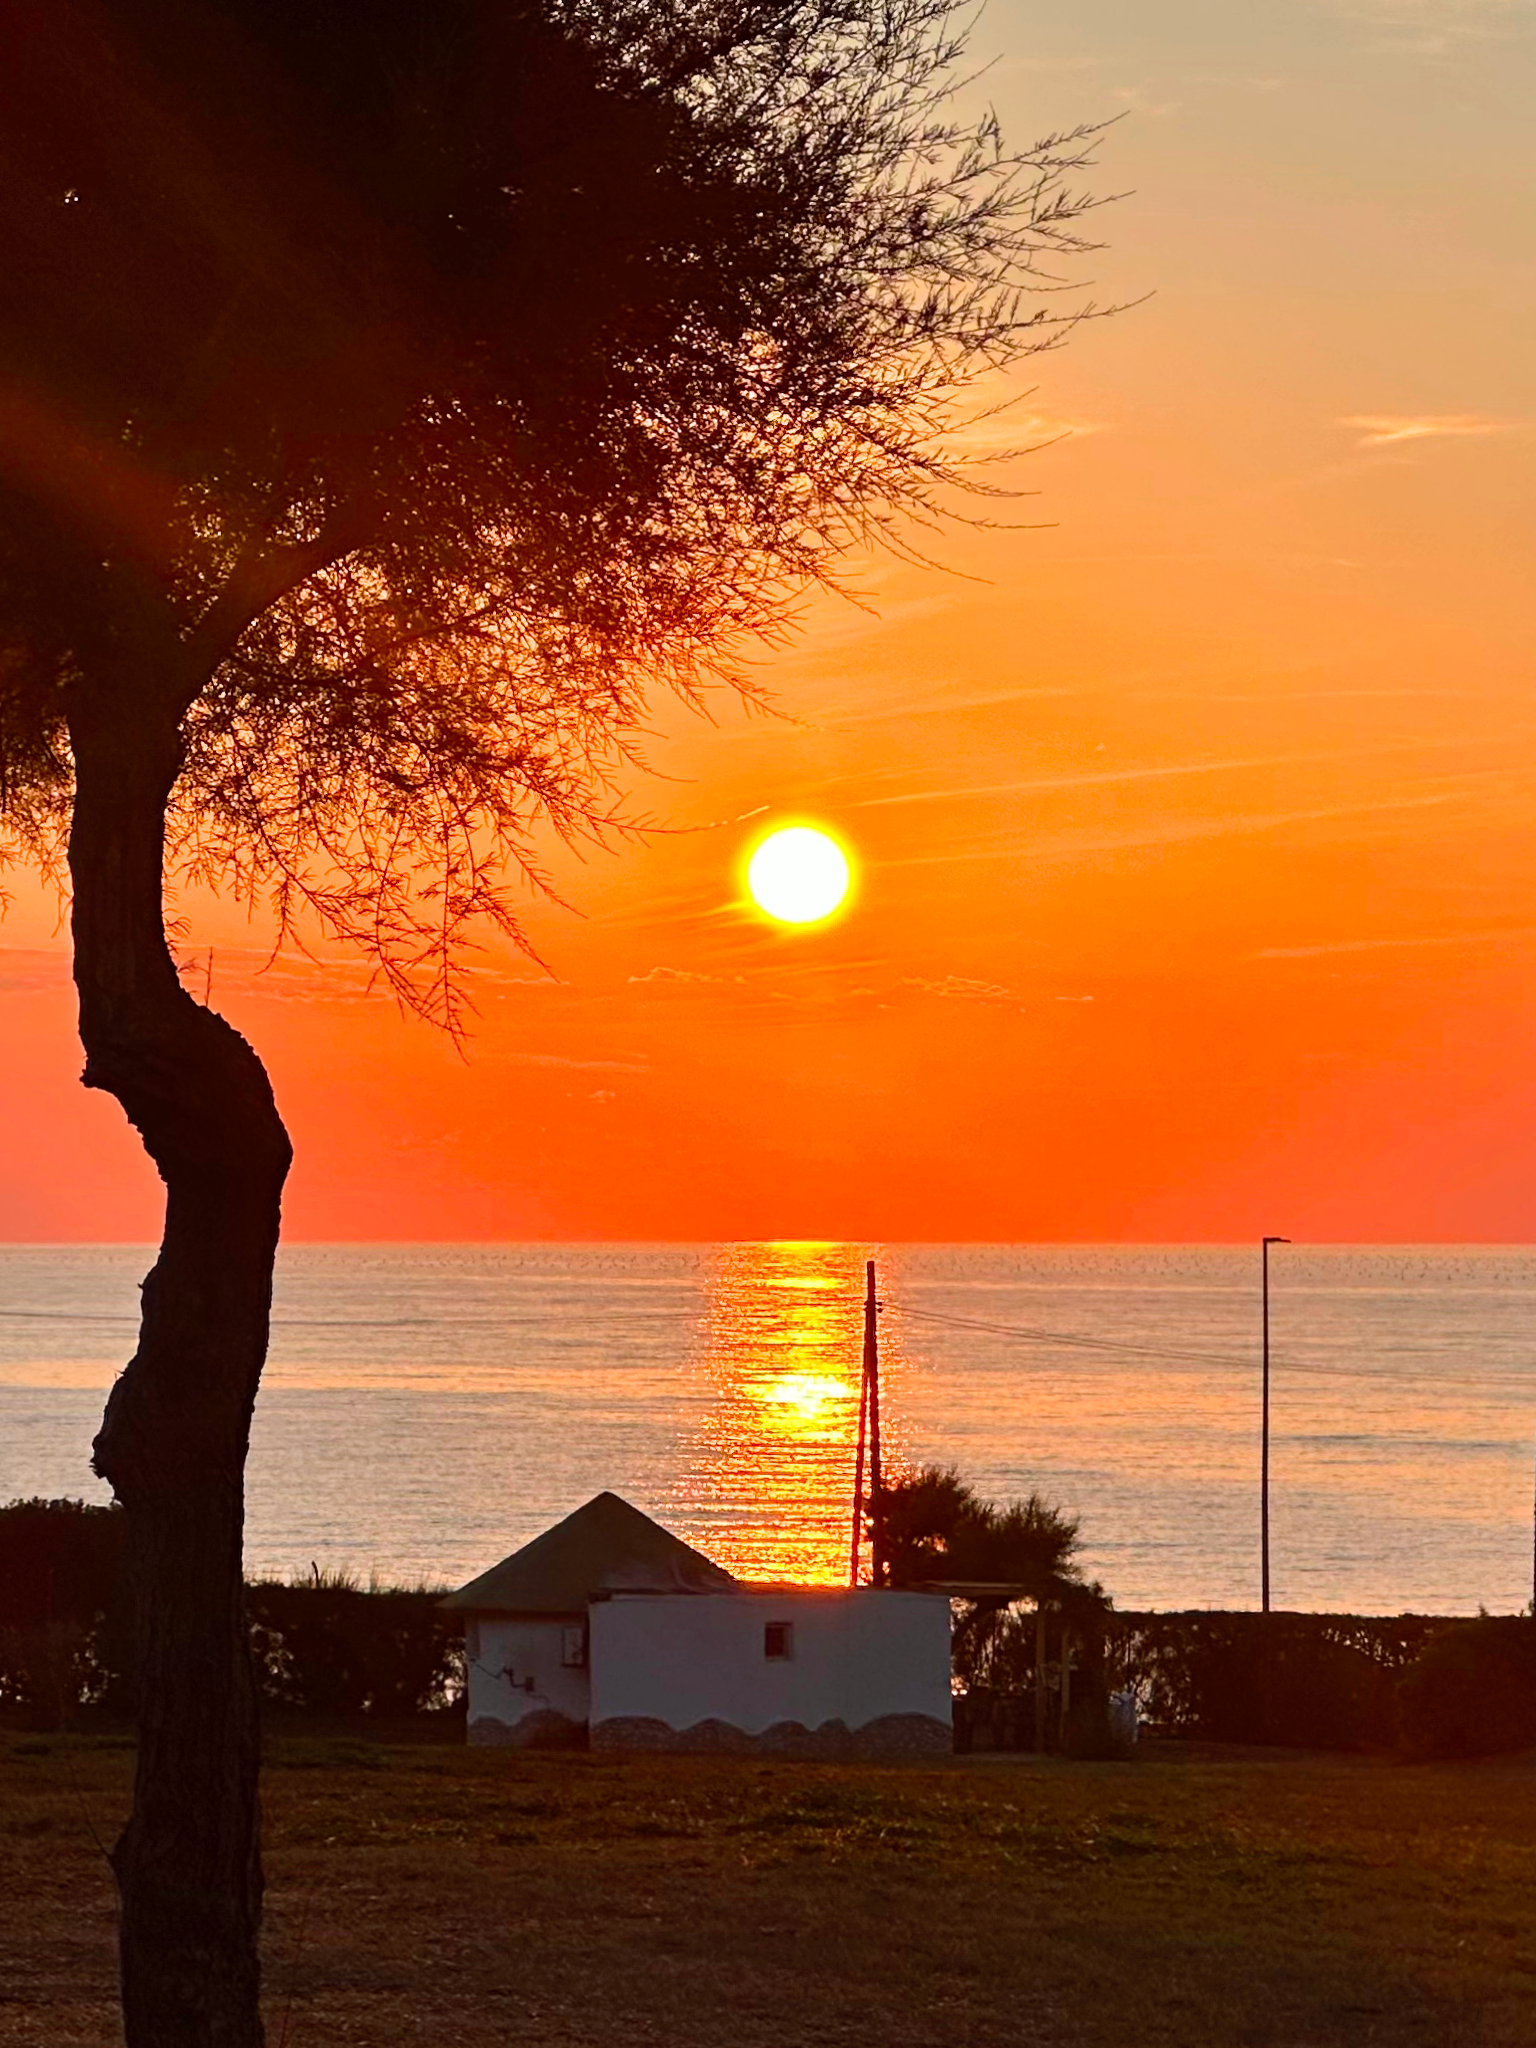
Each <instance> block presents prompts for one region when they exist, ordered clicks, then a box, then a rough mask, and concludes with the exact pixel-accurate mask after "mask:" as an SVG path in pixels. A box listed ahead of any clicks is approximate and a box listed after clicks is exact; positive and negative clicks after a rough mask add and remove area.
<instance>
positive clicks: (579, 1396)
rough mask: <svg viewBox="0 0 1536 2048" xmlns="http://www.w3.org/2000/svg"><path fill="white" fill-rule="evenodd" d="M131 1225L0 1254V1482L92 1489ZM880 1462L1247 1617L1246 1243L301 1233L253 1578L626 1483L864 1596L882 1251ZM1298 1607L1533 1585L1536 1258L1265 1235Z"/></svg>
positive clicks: (806, 1573)
mask: <svg viewBox="0 0 1536 2048" xmlns="http://www.w3.org/2000/svg"><path fill="white" fill-rule="evenodd" d="M152 1259H153V1253H152V1251H151V1250H150V1249H148V1248H147V1247H140V1246H130V1245H104V1246H87V1245H69V1246H41V1245H26V1246H12V1247H0V1501H4V1500H7V1499H11V1498H14V1497H25V1496H32V1495H44V1496H59V1495H73V1496H76V1497H79V1498H83V1499H86V1500H103V1499H105V1498H107V1492H106V1489H105V1488H104V1487H103V1486H102V1485H101V1483H100V1482H99V1481H98V1480H96V1479H95V1478H94V1477H93V1476H92V1474H91V1471H90V1465H89V1460H90V1444H91V1438H92V1435H93V1433H94V1430H95V1427H96V1423H97V1419H98V1417H99V1414H100V1410H101V1404H102V1401H103V1398H104V1397H105V1395H106V1393H107V1390H108V1388H109V1387H110V1385H111V1382H112V1379H113V1376H114V1374H115V1373H116V1372H117V1371H118V1370H119V1369H120V1368H121V1366H122V1364H123V1362H124V1361H125V1360H126V1359H127V1357H128V1356H129V1355H130V1354H131V1351H132V1348H133V1339H134V1327H135V1314H136V1309H137V1300H138V1283H139V1281H140V1279H141V1278H142V1276H143V1274H144V1273H145V1271H146V1270H147V1269H148V1267H149V1265H150V1264H151V1263H152ZM871 1259H872V1260H873V1261H874V1265H875V1273H876V1291H877V1298H878V1301H879V1304H880V1306H879V1314H878V1319H877V1321H878V1333H879V1347H880V1361H881V1389H882V1414H883V1423H884V1431H883V1434H884V1454H885V1460H886V1464H887V1467H888V1468H890V1469H893V1470H897V1471H901V1470H911V1469H913V1468H914V1467H916V1466H919V1465H925V1464H933V1463H937V1464H942V1465H952V1466H954V1467H955V1468H957V1470H958V1471H959V1472H960V1473H961V1475H962V1476H963V1477H964V1478H965V1479H967V1480H968V1481H970V1482H971V1483H972V1484H973V1485H974V1486H975V1487H976V1488H977V1490H978V1491H979V1492H980V1493H981V1494H983V1495H984V1496H986V1497H987V1498H990V1499H995V1500H998V1501H1009V1500H1014V1499H1018V1498H1021V1497H1023V1496H1025V1495H1027V1494H1029V1493H1032V1492H1038V1493H1039V1494H1041V1495H1042V1496H1043V1497H1044V1498H1045V1499H1047V1500H1049V1501H1050V1502H1052V1503H1054V1504H1055V1505H1057V1506H1059V1507H1060V1508H1062V1509H1063V1510H1065V1511H1066V1512H1068V1513H1070V1514H1071V1515H1073V1516H1075V1517H1076V1518H1077V1519H1078V1521H1079V1524H1080V1532H1081V1533H1080V1553H1079V1554H1080V1558H1081V1561H1082V1564H1083V1566H1084V1568H1085V1570H1086V1571H1087V1573H1088V1574H1089V1575H1090V1576H1091V1577H1093V1578H1096V1579H1098V1580H1100V1581H1101V1582H1102V1583H1103V1585H1104V1587H1105V1589H1106V1590H1107V1591H1108V1592H1109V1593H1110V1594H1111V1595H1112V1596H1113V1598H1114V1599H1115V1601H1116V1603H1117V1604H1118V1605H1119V1606H1121V1607H1129V1608H1164V1609H1172V1608H1192V1607H1193V1608H1199V1607H1218V1608H1234V1607H1255V1606H1257V1605H1258V1602H1259V1588H1260V1534H1259V1531H1260V1413H1261V1409H1260V1390H1261V1302H1260V1267H1259V1253H1258V1250H1257V1248H1256V1247H1253V1248H1249V1247H1237V1246H1195V1247H1191V1246H1094V1245H1044V1246H1042V1245H992V1244H973V1245H918V1244H890V1245H871V1244H855V1243H800V1242H790V1243H772V1244H757V1243H748V1244H696V1245H688V1244H659V1245H636V1244H610V1245H604V1244H575V1245H559V1244H504V1245H493V1244H476V1245H452V1244H429V1245H409V1244H380V1245H313V1244H310V1245H294V1246H290V1247H287V1248H285V1249H284V1250H283V1252H282V1254H281V1256H280V1259H279V1263H278V1272H277V1286H276V1296H275V1303H274V1310H273V1325H272V1350H271V1358H270V1363H269V1365H268V1368H267V1373H266V1377H265V1381H264V1384H263V1387H262V1392H261V1397H260V1400H259V1402H258V1405H257V1410H256V1419H255V1426H254V1433H253V1439H252V1445H251V1459H250V1472H249V1505H248V1518H247V1565H248V1570H249V1571H250V1572H251V1573H252V1574H253V1575H257V1574H259V1575H277V1576H282V1577H287V1576H291V1575H302V1574H307V1573H308V1572H309V1571H310V1570H311V1569H312V1568H313V1567H314V1566H317V1565H318V1566H319V1567H321V1568H322V1569H328V1568H343V1569H346V1570H349V1571H352V1572H354V1573H356V1574H357V1575H358V1576H359V1578H361V1579H362V1580H363V1581H365V1582H367V1581H369V1580H370V1579H376V1580H378V1581H380V1582H384V1583H403V1584H416V1583H427V1584H431V1585H442V1586H447V1585H452V1584H456V1583H459V1582H461V1581H462V1580H464V1579H466V1578H468V1577H470V1576H471V1575H473V1574H474V1573H477V1572H479V1571H481V1570H483V1569H484V1568H485V1567H486V1566H488V1565H490V1564H492V1563H494V1562H495V1561H496V1560H497V1559H499V1558H501V1557H503V1556H505V1555H506V1554H507V1553H508V1552H509V1551H511V1550H513V1549H515V1548H516V1547H517V1546H518V1545H519V1544H521V1543H523V1542H525V1541H527V1540H528V1538H530V1537H532V1536H534V1535H536V1534H538V1533H539V1531H540V1530H542V1529H544V1528H546V1527H548V1525H549V1524H550V1523H551V1522H553V1521H554V1520H556V1519H557V1518H558V1517H559V1516H561V1515H563V1514H566V1513H568V1512H569V1511H570V1510H571V1509H572V1508H574V1507H576V1506H578V1505H580V1503H581V1502H582V1501H584V1500H586V1499H588V1498H589V1497H590V1496H591V1495H592V1494H594V1493H597V1492H599V1491H601V1490H603V1489H604V1488H611V1489H612V1490H613V1491H615V1492H617V1493H620V1494H622V1495H623V1496H624V1497H625V1498H626V1499H628V1500H631V1501H633V1502H634V1503H635V1504H636V1505H637V1506H639V1507H642V1508H644V1509H645V1510H647V1511H648V1512H649V1513H651V1514H653V1515H655V1516H656V1517H657V1518H658V1519H659V1520H661V1521H663V1522H664V1523H666V1524H667V1526H668V1527H670V1528H672V1529H674V1530H676V1531H677V1532H678V1533H679V1534H680V1535H682V1536H683V1537H685V1538H686V1539H687V1540H688V1541H690V1542H692V1543H695V1544H697V1545H698V1546H699V1547H700V1548H701V1549H703V1550H705V1551H707V1552H708V1553H709V1554H710V1555H711V1556H713V1557H715V1558H717V1559H718V1560H719V1561H720V1562H722V1563H724V1564H726V1565H727V1566H729V1567H730V1568H731V1569H732V1570H734V1571H736V1572H738V1573H740V1574H743V1575H745V1576H748V1577H752V1578H759V1579H794V1580H803V1581H811V1582H822V1583H836V1582H846V1579H847V1574H848V1569H849V1550H850V1532H851V1501H852V1492H853V1467H854V1458H855V1443H856V1437H857V1425H858V1409H859V1384H860V1369H861V1343H862V1335H863V1325H864V1294H865V1275H866V1261H868V1260H871ZM1270 1329H1271V1427H1272V1449H1271V1475H1270V1480H1271V1524H1270V1526H1271V1546H1272V1569H1273V1599H1274V1604H1275V1605H1276V1606H1277V1607H1282V1608H1292V1609H1303V1610H1314V1611H1317V1610H1322V1611H1350V1612H1355V1613H1371V1614H1397V1613H1402V1612H1428V1613H1436V1614H1471V1613H1476V1612H1477V1611H1478V1610H1479V1609H1480V1608H1486V1609H1488V1610H1490V1611H1492V1612H1514V1611H1518V1610H1519V1609H1520V1608H1522V1607H1524V1606H1525V1605H1526V1604H1527V1603H1528V1602H1529V1601H1530V1599H1531V1593H1532V1568H1533V1506H1532V1501H1533V1451H1536V1444H1533V1435H1536V1251H1532V1250H1529V1249H1525V1248H1522V1247H1494V1246H1470V1247H1469V1246H1441V1247H1430V1246H1414V1247H1402V1246H1396V1247H1370V1246H1329V1247H1324V1248H1321V1249H1315V1248H1302V1247H1292V1246H1280V1245H1277V1246H1275V1247H1274V1249H1273V1251H1272V1253H1271V1287H1270Z"/></svg>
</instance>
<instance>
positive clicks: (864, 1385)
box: [848, 1347, 869, 1586]
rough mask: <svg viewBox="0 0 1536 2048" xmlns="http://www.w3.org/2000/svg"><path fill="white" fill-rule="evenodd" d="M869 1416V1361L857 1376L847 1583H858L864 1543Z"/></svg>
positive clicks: (852, 1584)
mask: <svg viewBox="0 0 1536 2048" xmlns="http://www.w3.org/2000/svg"><path fill="white" fill-rule="evenodd" d="M868 1415H869V1359H868V1356H867V1347H866V1357H865V1360H864V1369H863V1371H862V1372H861V1373H860V1375H859V1450H858V1456H857V1458H856V1460H855V1462H854V1468H853V1547H852V1551H851V1553H850V1556H849V1560H848V1583H849V1585H850V1586H856V1585H857V1584H858V1583H859V1551H860V1549H861V1547H862V1545H863V1541H864V1428H865V1422H866V1419H867V1417H868Z"/></svg>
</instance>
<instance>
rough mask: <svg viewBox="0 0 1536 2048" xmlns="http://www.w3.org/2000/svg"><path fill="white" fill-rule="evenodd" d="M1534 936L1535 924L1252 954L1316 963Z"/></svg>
mask: <svg viewBox="0 0 1536 2048" xmlns="http://www.w3.org/2000/svg"><path fill="white" fill-rule="evenodd" d="M1533 933H1536V924H1516V925H1505V926H1503V927H1502V928H1501V929H1498V930H1494V931H1481V932H1428V933H1413V934H1405V935H1404V936H1403V937H1401V938H1388V939H1324V940H1322V941H1321V942H1320V943H1319V944H1318V945H1315V946H1265V947H1263V948H1262V950H1261V951H1259V952H1257V953H1255V954H1253V955H1252V958H1253V959H1255V960H1315V959H1317V958H1319V957H1320V956H1321V955H1323V954H1327V953H1376V952H1383V951H1386V950H1389V949H1390V950H1393V951H1396V950H1397V949H1399V948H1401V947H1405V946H1476V945H1491V944H1495V943H1497V942H1498V941H1499V940H1500V939H1526V938H1530V937H1531V935H1532V934H1533Z"/></svg>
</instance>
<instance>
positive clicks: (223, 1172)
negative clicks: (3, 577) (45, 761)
mask: <svg viewBox="0 0 1536 2048" xmlns="http://www.w3.org/2000/svg"><path fill="white" fill-rule="evenodd" d="M167 651H168V652H170V650H167ZM172 658H173V659H174V656H173V657H172ZM117 680H119V681H120V682H123V683H126V682H129V681H131V682H132V683H133V684H134V685H135V687H133V688H132V689H129V688H122V689H120V690H112V689H111V688H110V685H109V686H107V687H104V688H102V689H100V690H92V689H91V687H90V686H89V685H87V686H84V688H83V689H82V690H81V691H80V693H79V697H78V701H77V702H76V703H74V704H73V705H72V706H71V714H70V730H71V739H72V742H73V748H74V756H75V775H76V794H75V814H74V825H73V830H72V833H71V838H70V848H69V862H70V872H71V877H72V880H73V888H74V907H73V926H74V949H75V981H76V985H77V988H78V990H79V997H80V1036H81V1040H82V1042H83V1044H84V1047H85V1053H86V1067H85V1074H84V1077H83V1078H84V1081H85V1085H86V1086H87V1087H89V1088H104V1089H106V1090H107V1091H108V1092H109V1093H110V1094H112V1095H115V1096H116V1097H117V1099H118V1101H119V1102H120V1103H121V1104H122V1106H123V1108H124V1110H125V1111H126V1112H127V1114H128V1117H129V1119H130V1121H131V1122H132V1123H133V1124H134V1126H135V1128H136V1129H137V1130H138V1132H139V1134H140V1136H141V1138H142V1139H143V1141H144V1145H145V1148H146V1150H147V1151H148V1152H149V1155H150V1157H151V1158H152V1159H153V1160H154V1162H155V1165H156V1167H157V1168H158V1170H159V1172H160V1176H161V1179H162V1180H163V1181H164V1182H165V1187H166V1210H165V1235H164V1240H163V1243H162V1245H161V1250H160V1257H159V1259H158V1261H157V1263H156V1265H155V1268H154V1270H153V1271H152V1272H151V1273H150V1275H149V1277H148V1278H147V1280H146V1281H145V1282H144V1288H143V1319H142V1323H141V1327H140V1333H139V1345H138V1350H137V1352H136V1354H135V1356H134V1358H133V1359H132V1361H131V1362H130V1364H129V1365H128V1367H127V1369H126V1371H125V1372H124V1373H123V1374H122V1376H121V1378H120V1379H119V1380H118V1381H117V1383H116V1385H115V1386H114V1388H113V1390H112V1394H111V1398H110V1399H109V1401H108V1403H107V1409H106V1415H105V1418H104V1421H103V1423H102V1428H101V1433H100V1435H99V1436H98V1437H97V1439H96V1444H95V1450H94V1463H95V1467H96V1470H97V1471H98V1472H99V1473H100V1474H101V1476H102V1477H103V1478H104V1479H106V1480H108V1481H109V1482H110V1483H111V1486H112V1488H113V1491H114V1492H115V1494H116V1495H117V1498H118V1499H119V1500H120V1501H121V1502H122V1504H123V1506H124V1508H125V1509H126V1510H127V1525H128V1544H129V1558H130V1565H131V1572H132V1581H133V1587H134V1601H135V1617H136V1670H135V1682H136V1693H137V1701H138V1714H139V1752H138V1772H137V1779H136V1783H135V1790H134V1810H133V1816H132V1818H131V1820H130V1821H129V1823H128V1826H127V1828H126V1830H125V1832H124V1834H123V1836H122V1839H121V1841H120V1842H119V1843H118V1844H117V1847H116V1849H115V1851H114V1852H113V1859H112V1860H113V1867H114V1869H115V1871H116V1874H117V1882H118V1889H119V1893H120V1898H121V1918H120V1936H119V1942H120V1955H121V1966H122V1993H123V2010H124V2023H125V2032H126V2039H127V2042H128V2044H129V2048H258V2044H259V2043H260V2042H261V2039H262V2032H261V2018H260V2011H259V2005H258V1990H259V1975H258V1958H257V1933H258V1926H259V1921H260V1913H261V1886H262V1881H261V1863H260V1853H259V1841H258V1828H257V1803H256V1772H257V1761H258V1735H257V1720H256V1697H255V1688H254V1682H253V1678H252V1673H251V1666H250V1655H249V1646H248V1638H247V1633H246V1626H245V1615H244V1594H243V1576H242V1570H241V1534H242V1524H243V1520H244V1474H245V1457H246V1448H247V1443H248V1439H249V1432H250V1421H251V1411H252V1405H253V1403H254V1401H255V1398H256V1387H257V1382H258V1380H259V1378H260V1375H261V1368H262V1363H263V1361H264V1359H265V1356H266V1348H267V1330H268V1318H269V1311H270V1305H271V1291H272V1264H273V1258H274V1255H275V1253H276V1249H277V1236H278V1223H279V1212H280V1204H281V1196H282V1187H283V1181H284V1178H285V1176H286V1174H287V1170H288V1164H289V1160H290V1156H291V1154H290V1147H289V1143H288V1137H287V1134H286V1132H285V1131H284V1129H283V1125H282V1122H281V1120H280V1118H279V1116H278V1114H277V1108H276V1105H275V1104H274V1102H273V1099H272V1090H271V1087H270V1084H269V1083H268V1080H267V1077H266V1073H265V1071H264V1070H263V1068H262V1065H261V1062H260V1061H259V1060H258V1059H257V1057H256V1055H255V1053H254V1052H253V1051H252V1050H251V1048H250V1046H249V1045H248V1044H247V1043H246V1042H245V1040H244V1039H243V1038H241V1037H240V1035H239V1033H238V1032H236V1031H234V1030H233V1029H232V1028H231V1027H230V1026H229V1025H228V1024H226V1023H225V1022H224V1020H223V1019H222V1018H221V1017H217V1016H215V1015H214V1014H213V1013H212V1011H210V1010H207V1009H204V1008H203V1007H202V1006H201V1005H200V1004H198V1003H197V1002H195V1001H194V1000H193V998H192V997H191V996H190V995H188V994H187V992H186V991H185V990H184V989H183V988H182V986H181V983H180V979H179V977H178V975H177V972H176V967H175V963H174V961H173V960H172V958H171V955H170V951H169V948H168V946H167V944H166V939H165V929H164V912H163V894H162V891H163V863H164V834H165V809H166V802H167V798H168V796H169V793H170V789H171V785H172V783H173V782H174V780H175V777H176V773H177V770H178V768H179V765H180V747H179V742H178V738H177V731H176V711H175V705H174V702H173V700H172V696H171V692H170V691H169V690H168V689H165V690H164V694H163V697H162V698H161V699H160V701H159V705H158V706H157V703H156V699H155V697H153V696H151V695H150V693H149V691H147V690H146V689H145V688H144V684H145V682H146V681H147V680H149V679H147V678H145V677H142V676H137V675H135V676H133V677H132V678H127V677H124V678H119V679H117ZM155 680H156V681H158V680H159V679H158V678H157V679H155ZM162 688H163V685H162ZM183 701H185V699H183Z"/></svg>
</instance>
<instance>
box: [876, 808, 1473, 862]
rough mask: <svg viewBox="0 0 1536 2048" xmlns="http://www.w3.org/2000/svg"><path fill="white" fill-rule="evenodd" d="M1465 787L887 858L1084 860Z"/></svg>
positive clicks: (1324, 818) (1335, 815) (1324, 819)
mask: <svg viewBox="0 0 1536 2048" xmlns="http://www.w3.org/2000/svg"><path fill="white" fill-rule="evenodd" d="M1468 794H1469V792H1468V791H1467V790H1466V789H1464V788H1456V789H1443V790H1435V791H1431V792H1429V793H1427V794H1425V795H1422V796H1401V797H1384V798H1382V799H1381V800H1380V801H1379V802H1377V803H1359V804H1334V805H1328V806H1323V807H1319V808H1318V809H1316V810H1308V811H1253V812H1247V813H1242V814H1233V815H1231V816H1228V817H1222V818H1201V819H1191V820H1188V821H1186V822H1185V823H1182V824H1162V825H1149V826H1147V827H1145V828H1144V829H1142V830H1139V831H1136V830H1133V831H1128V832H1111V833H1103V834H1092V835H1089V834H1084V835H1082V836H1081V837H1079V836H1077V835H1075V834H1073V835H1067V834H1058V835H1056V836H1055V837H1052V838H1043V837H1042V838H1029V839H1020V840H1017V841H1015V842H1013V843H1012V844H1011V845H1008V846H988V847H977V848H974V849H967V850H960V851H956V852H954V853H917V854H908V855H904V856H902V857H901V858H899V859H896V860H889V861H882V862H881V866H882V867H891V868H932V867H949V866H952V865H957V864H959V863H962V862H972V861H994V860H1011V861H1036V862H1038V861H1042V860H1080V859H1083V858H1085V857H1086V856H1088V855H1090V854H1095V853H1128V852H1133V851H1135V850H1136V849H1137V848H1140V847H1155V846H1181V845H1184V844H1185V843H1186V842H1188V841H1191V840H1200V839H1225V838H1227V837H1229V836H1231V835H1232V834H1234V833H1243V832H1272V831H1277V830H1281V829H1283V828H1284V827H1285V826H1287V825H1318V824H1328V823H1332V822H1333V821H1334V820H1336V819H1342V818H1369V817H1375V816H1378V815H1381V814H1385V813H1390V812H1394V811H1423V810H1433V809H1438V808H1440V807H1442V806H1443V805H1445V804H1453V803H1458V802H1461V801H1463V800H1465V798H1466V796H1467V795H1468Z"/></svg>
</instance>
